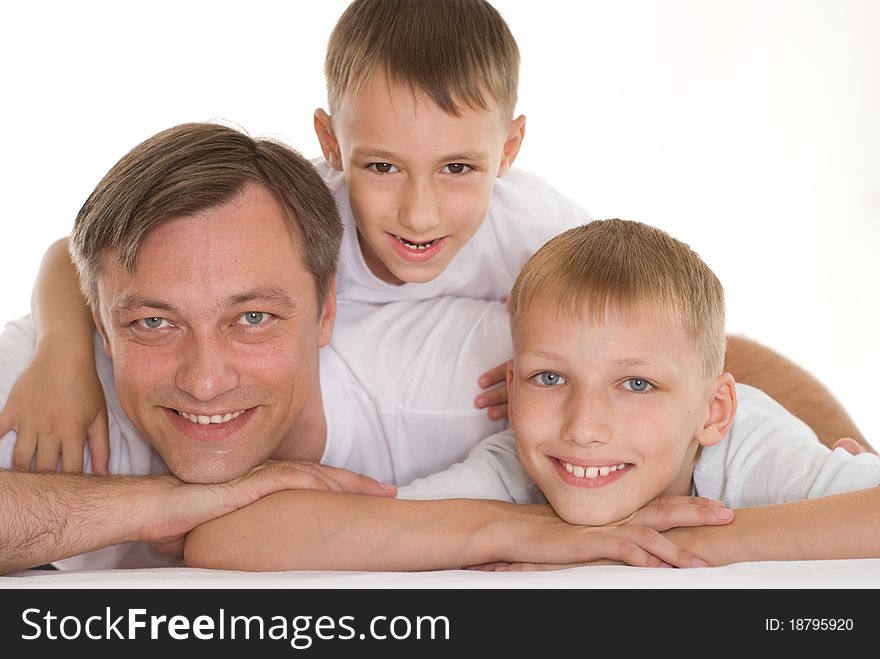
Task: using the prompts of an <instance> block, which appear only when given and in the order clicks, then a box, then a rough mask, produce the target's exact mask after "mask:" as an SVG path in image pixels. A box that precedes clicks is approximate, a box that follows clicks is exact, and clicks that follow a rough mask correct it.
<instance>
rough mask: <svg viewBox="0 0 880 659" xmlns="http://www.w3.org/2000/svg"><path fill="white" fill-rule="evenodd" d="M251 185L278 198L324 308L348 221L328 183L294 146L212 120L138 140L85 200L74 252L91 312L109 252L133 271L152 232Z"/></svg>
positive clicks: (75, 232) (72, 247) (72, 245)
mask: <svg viewBox="0 0 880 659" xmlns="http://www.w3.org/2000/svg"><path fill="white" fill-rule="evenodd" d="M249 183H256V184H258V185H261V186H263V187H265V188H266V189H267V190H269V191H270V192H272V194H274V195H275V197H276V199H277V200H278V201H279V202H280V204H281V206H282V208H284V210H285V215H286V217H285V219H286V221H287V224H288V229H289V230H290V232H291V235H292V236H293V238H294V239H295V240H296V241H297V242H298V244H299V253H300V256H301V258H302V260H303V265H304V266H305V267H306V269H307V270H308V271H309V273H311V275H312V276H313V277H314V279H315V288H316V289H317V292H318V308H319V309H320V308H321V305H322V304H323V300H324V295H325V294H326V292H327V290H328V286H329V283H330V280H331V279H332V278H333V276H334V275H335V273H336V260H337V257H338V254H339V247H340V244H341V242H342V222H341V221H340V219H339V213H338V211H337V209H336V202H335V201H334V199H333V196H332V195H331V194H330V191H329V190H328V189H327V186H326V184H325V183H324V181H323V180H322V179H321V177H320V175H319V174H318V173H317V171H316V170H315V168H314V167H313V166H312V165H311V163H309V162H308V161H307V160H306V159H305V158H303V157H302V156H301V155H300V154H298V153H297V152H296V151H294V150H293V149H291V148H290V147H288V146H286V145H284V144H282V143H280V142H277V141H273V140H269V139H253V138H251V137H249V136H248V135H245V134H244V133H242V132H241V131H238V130H235V129H233V128H230V127H227V126H223V125H220V124H211V123H189V124H181V125H179V126H175V127H173V128H169V129H168V130H165V131H162V132H161V133H158V134H157V135H154V136H153V137H151V138H149V139H148V140H146V141H144V142H142V143H141V144H139V145H138V146H136V147H135V148H134V149H132V150H131V151H129V152H128V153H127V154H126V155H125V156H124V157H123V158H122V159H121V160H120V161H119V162H117V163H116V164H115V165H114V166H113V167H112V168H111V169H110V171H109V172H108V173H107V175H106V176H104V178H103V179H102V180H101V182H100V183H98V186H97V187H96V188H95V190H94V192H92V194H91V195H90V196H89V198H88V199H87V200H86V203H85V204H84V205H83V207H82V209H81V210H80V211H79V214H78V215H77V217H76V220H75V222H74V227H73V231H72V232H71V235H70V252H71V257H72V259H73V262H74V265H75V266H76V269H77V273H78V275H79V280H80V288H81V289H82V292H83V295H84V296H85V298H86V301H87V302H88V304H89V306H91V308H92V309H93V310H95V311H96V312H97V310H98V293H97V278H98V275H99V273H100V269H101V265H102V263H103V259H104V257H105V256H109V257H114V258H116V259H117V260H118V262H119V263H120V264H121V265H122V266H123V267H125V268H126V269H127V270H128V272H130V273H134V271H135V269H136V267H137V255H138V248H139V246H140V243H141V241H142V240H143V239H144V237H145V236H146V235H147V233H149V232H150V230H152V229H153V228H155V227H157V226H158V225H160V224H162V223H163V222H165V221H166V220H169V219H171V218H175V217H181V216H186V215H192V214H194V213H198V212H199V211H203V210H206V209H209V208H215V207H217V206H221V205H223V204H225V203H227V202H228V201H231V200H232V199H233V198H234V197H236V196H237V195H238V194H239V193H240V192H241V191H242V190H243V189H244V187H245V186H246V185H247V184H249ZM242 230H243V231H246V230H247V228H246V227H243V228H242ZM292 265H293V264H291V267H292Z"/></svg>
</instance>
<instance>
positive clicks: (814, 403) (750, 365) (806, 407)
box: [724, 336, 876, 453]
mask: <svg viewBox="0 0 880 659" xmlns="http://www.w3.org/2000/svg"><path fill="white" fill-rule="evenodd" d="M727 339H728V348H727V359H726V362H725V364H724V370H725V371H729V372H730V373H732V374H733V377H734V379H735V380H736V381H737V382H742V383H744V384H750V385H752V386H753V387H755V388H757V389H760V390H761V391H763V392H764V393H766V394H767V395H769V396H770V397H771V398H773V399H775V400H776V401H777V402H779V403H780V404H782V406H783V407H785V408H786V409H787V410H788V411H789V412H791V413H792V414H794V415H795V416H796V417H798V418H799V419H801V420H802V421H803V422H804V423H806V424H807V425H808V426H810V428H812V429H813V432H815V433H816V435H817V436H818V437H819V440H820V441H821V442H822V443H823V444H825V446H828V447H831V446H832V445H833V444H834V443H835V442H836V441H837V440H838V439H840V438H842V437H850V438H853V439H855V440H856V441H858V443H859V444H861V445H862V446H863V447H865V448H866V449H867V450H868V451H870V452H871V453H876V451H875V450H874V449H873V448H872V447H871V445H870V444H869V443H868V442H867V441H866V440H865V438H864V437H863V436H862V434H861V433H860V432H859V430H858V428H856V425H855V423H854V422H853V420H852V419H851V418H850V417H849V415H848V414H847V412H846V410H845V409H844V408H843V406H842V405H841V404H840V403H839V402H838V401H837V400H835V399H834V397H833V396H832V395H831V392H829V391H828V389H826V388H825V387H824V386H823V385H822V383H821V382H819V381H818V380H817V379H816V378H814V377H813V376H812V375H810V374H809V373H807V372H806V371H805V370H803V369H802V368H800V367H799V366H797V365H796V364H794V363H793V362H791V361H790V360H788V359H786V358H785V357H783V356H782V355H780V354H778V353H776V352H774V351H772V350H770V349H769V348H765V347H764V346H762V345H760V344H758V343H755V342H754V341H751V340H749V339H745V338H742V337H738V336H728V337H727Z"/></svg>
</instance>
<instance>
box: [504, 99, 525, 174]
mask: <svg viewBox="0 0 880 659" xmlns="http://www.w3.org/2000/svg"><path fill="white" fill-rule="evenodd" d="M525 136H526V117H525V115H524V114H521V115H519V116H518V117H517V118H516V119H514V120H513V121H511V122H510V131H508V133H507V140H506V141H505V142H504V149H503V150H502V151H501V164H499V165H498V176H499V177H501V176H504V175H505V174H506V173H507V170H509V169H510V168H511V167H512V166H513V161H514V160H516V156H517V154H518V153H519V148H520V147H521V146H522V141H523V138H525Z"/></svg>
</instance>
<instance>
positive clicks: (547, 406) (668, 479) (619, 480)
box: [508, 304, 732, 525]
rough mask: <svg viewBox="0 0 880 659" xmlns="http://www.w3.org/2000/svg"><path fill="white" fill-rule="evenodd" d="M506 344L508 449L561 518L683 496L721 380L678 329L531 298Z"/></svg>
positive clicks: (588, 518)
mask: <svg viewBox="0 0 880 659" xmlns="http://www.w3.org/2000/svg"><path fill="white" fill-rule="evenodd" d="M513 349H514V360H513V368H512V370H509V371H508V387H509V393H510V421H511V427H512V429H513V430H514V432H515V434H516V442H517V451H518V453H519V457H520V460H521V461H522V464H523V466H524V467H525V469H526V470H527V471H528V472H529V474H530V475H531V476H532V478H533V479H534V480H535V482H536V483H537V484H538V486H539V487H540V488H541V490H542V491H543V493H544V494H545V496H546V497H547V499H548V501H549V502H550V504H551V505H552V506H553V507H554V509H555V510H556V512H557V514H559V516H560V517H562V518H563V519H565V520H566V521H568V522H570V523H573V524H586V525H600V524H608V523H611V522H615V521H618V520H621V519H624V518H626V517H627V516H628V515H630V514H631V513H633V512H635V511H636V510H637V509H639V508H641V507H642V506H643V505H644V504H646V503H647V502H648V501H650V500H651V499H653V498H655V497H657V496H658V495H661V494H683V495H684V494H690V482H691V476H692V472H693V462H694V456H695V453H696V450H697V447H698V445H699V444H700V443H703V444H710V443H715V442H716V441H718V439H720V436H717V435H714V434H713V433H712V432H711V430H712V428H704V426H707V424H710V423H711V421H712V420H711V419H710V417H713V414H712V413H711V412H710V409H712V408H713V405H714V404H713V403H712V401H713V398H714V396H715V387H716V386H717V381H718V380H719V379H716V378H707V377H706V376H705V375H704V374H703V364H702V361H701V359H700V356H699V354H698V351H697V349H696V347H695V345H694V342H693V341H692V340H691V339H690V338H689V337H688V336H687V335H686V333H685V332H684V330H683V329H682V328H681V327H680V326H678V325H677V324H675V323H673V322H671V321H670V320H667V319H663V318H661V317H660V316H659V315H657V314H650V313H644V314H639V315H638V317H635V318H624V317H621V316H620V315H618V314H617V313H614V312H613V311H609V313H607V314H606V315H605V319H604V321H603V323H602V324H593V323H592V322H590V321H589V320H588V319H586V318H585V319H584V320H579V319H572V318H570V317H568V316H567V315H566V314H557V313H556V311H555V310H554V309H551V308H549V306H547V305H541V304H538V305H534V306H533V308H532V309H529V310H525V312H524V313H523V314H522V315H521V316H520V318H518V322H517V327H516V331H515V333H514V337H513ZM724 377H725V376H720V379H724ZM727 377H729V376H727ZM731 387H732V384H731Z"/></svg>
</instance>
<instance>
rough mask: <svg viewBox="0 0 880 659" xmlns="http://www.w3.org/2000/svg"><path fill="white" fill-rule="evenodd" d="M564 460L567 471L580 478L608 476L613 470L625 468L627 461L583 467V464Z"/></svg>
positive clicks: (563, 463) (563, 464)
mask: <svg viewBox="0 0 880 659" xmlns="http://www.w3.org/2000/svg"><path fill="white" fill-rule="evenodd" d="M560 462H562V466H563V467H565V471H567V472H568V473H569V474H572V475H573V476H576V477H578V478H596V476H607V475H608V474H610V473H611V472H612V471H617V470H618V469H623V468H624V467H626V463H625V462H621V463H620V464H619V465H602V466H601V467H582V466H581V465H573V464H571V463H570V462H563V461H562V460H560Z"/></svg>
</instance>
